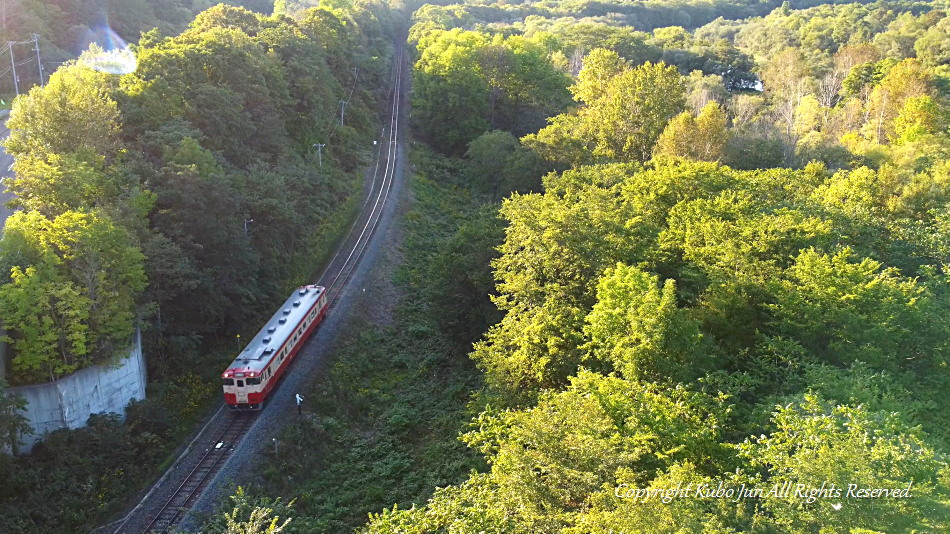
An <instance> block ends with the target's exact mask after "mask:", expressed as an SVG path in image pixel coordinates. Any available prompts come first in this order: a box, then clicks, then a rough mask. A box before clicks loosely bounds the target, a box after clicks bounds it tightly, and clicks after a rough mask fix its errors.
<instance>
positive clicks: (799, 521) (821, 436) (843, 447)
mask: <svg viewBox="0 0 950 534" xmlns="http://www.w3.org/2000/svg"><path fill="white" fill-rule="evenodd" d="M772 420H773V424H774V425H775V427H776V430H775V431H774V432H772V433H771V434H769V435H763V436H761V437H759V438H751V439H748V440H746V441H745V442H744V443H743V444H741V445H740V446H739V454H740V456H741V457H742V458H744V459H745V460H746V461H748V462H749V466H750V467H751V468H752V469H753V470H762V471H763V472H764V473H765V475H764V476H757V475H752V476H751V477H750V479H746V480H748V481H749V482H750V483H752V484H756V485H758V486H760V487H761V486H764V485H766V484H767V485H769V486H771V485H779V486H781V485H782V484H783V483H786V482H789V481H790V482H791V483H792V484H793V485H794V484H804V485H805V488H807V490H808V491H811V490H812V489H813V488H821V487H822V486H823V485H824V486H825V487H829V486H830V484H834V486H835V487H836V488H837V489H839V490H841V494H840V496H838V497H834V496H823V497H821V498H819V499H816V500H814V501H813V502H812V503H810V504H811V505H810V506H809V505H807V504H809V503H807V501H806V502H805V503H803V502H802V500H803V498H799V497H798V496H794V495H793V496H789V497H788V498H786V497H783V496H778V495H766V496H765V497H764V498H763V499H762V500H761V506H762V512H760V513H764V514H769V515H770V516H771V517H772V519H771V520H770V522H773V521H774V523H775V525H776V526H778V527H780V528H782V529H783V530H787V531H788V532H794V533H799V532H801V533H804V532H810V531H813V530H814V529H818V528H822V527H826V526H828V525H849V527H850V528H851V529H852V531H857V530H856V529H868V531H873V532H885V531H886V532H914V531H917V530H918V529H920V528H930V527H931V526H936V525H941V526H942V525H946V521H947V517H946V515H945V513H941V512H940V511H937V510H938V509H939V508H940V505H937V504H936V502H935V501H936V499H937V498H939V497H938V496H939V495H941V494H943V495H946V492H947V491H948V490H950V488H947V487H946V481H947V478H946V477H947V472H946V469H947V468H946V466H945V465H941V462H940V461H939V460H938V457H937V454H935V451H934V450H933V449H932V448H931V447H930V446H929V444H927V442H926V441H925V440H924V439H923V437H922V436H921V435H920V434H919V433H918V432H917V431H916V430H915V429H913V428H911V427H910V426H909V425H907V424H906V423H905V422H904V421H902V420H901V419H900V417H898V416H897V415H896V414H893V413H881V412H877V413H875V412H871V411H869V410H867V409H866V408H864V407H862V406H857V407H853V406H847V405H838V406H833V405H829V404H828V403H826V402H825V401H824V400H823V399H821V398H820V397H818V396H816V395H810V394H806V395H804V396H802V397H801V398H800V399H798V400H797V401H796V402H794V403H789V404H788V405H786V406H785V407H777V409H776V411H775V412H774V413H773V419H772ZM753 472H754V471H753ZM740 478H744V477H742V476H741V475H740ZM849 484H856V485H858V486H859V487H860V488H888V489H902V488H903V489H906V488H908V487H910V495H909V496H910V497H911V498H880V499H873V498H870V499H869V498H863V499H862V498H853V495H851V496H849V495H848V493H847V492H848V490H849ZM853 489H854V488H852V490H853ZM803 504H805V505H803ZM925 525H926V526H925Z"/></svg>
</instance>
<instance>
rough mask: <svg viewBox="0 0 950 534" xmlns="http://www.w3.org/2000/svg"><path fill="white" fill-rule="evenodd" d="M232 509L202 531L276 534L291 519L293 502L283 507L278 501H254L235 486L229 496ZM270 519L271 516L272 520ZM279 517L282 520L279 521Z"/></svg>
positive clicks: (229, 533) (226, 533) (232, 533)
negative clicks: (234, 489) (232, 504)
mask: <svg viewBox="0 0 950 534" xmlns="http://www.w3.org/2000/svg"><path fill="white" fill-rule="evenodd" d="M231 501H233V503H234V508H233V509H232V510H231V511H230V512H226V513H224V514H223V515H222V516H221V517H220V518H218V519H219V520H218V521H213V522H211V523H210V524H206V525H205V526H204V529H203V531H204V532H208V533H209V534H210V533H213V534H279V533H280V532H283V531H284V529H285V528H287V525H289V524H290V522H291V521H292V520H293V519H292V518H290V517H287V516H288V515H289V514H292V513H293V512H292V510H291V508H292V507H293V505H294V502H293V501H290V502H289V503H287V504H284V503H282V502H281V501H280V499H279V498H278V499H274V500H270V499H266V498H258V499H254V498H252V497H251V496H249V495H248V494H247V492H245V491H244V488H242V487H240V486H238V489H237V491H235V493H234V495H231ZM272 516H273V517H272ZM281 517H284V518H286V519H284V520H283V521H281Z"/></svg>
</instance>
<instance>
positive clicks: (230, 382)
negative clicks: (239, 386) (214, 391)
mask: <svg viewBox="0 0 950 534" xmlns="http://www.w3.org/2000/svg"><path fill="white" fill-rule="evenodd" d="M222 382H224V385H225V386H233V385H234V379H233V378H225V379H223V380H222Z"/></svg>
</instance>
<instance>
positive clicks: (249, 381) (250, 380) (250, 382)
mask: <svg viewBox="0 0 950 534" xmlns="http://www.w3.org/2000/svg"><path fill="white" fill-rule="evenodd" d="M260 383H261V379H260V378H248V379H247V385H249V386H257V385H260Z"/></svg>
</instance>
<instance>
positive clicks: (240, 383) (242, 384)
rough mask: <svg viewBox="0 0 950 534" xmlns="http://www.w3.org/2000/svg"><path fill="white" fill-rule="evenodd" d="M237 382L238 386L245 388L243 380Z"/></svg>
mask: <svg viewBox="0 0 950 534" xmlns="http://www.w3.org/2000/svg"><path fill="white" fill-rule="evenodd" d="M237 382H238V383H237V387H239V388H243V387H244V381H243V380H238V381H237Z"/></svg>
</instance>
